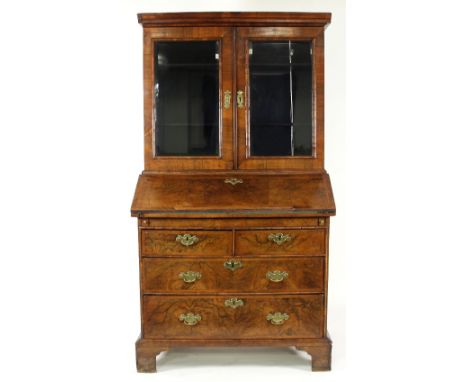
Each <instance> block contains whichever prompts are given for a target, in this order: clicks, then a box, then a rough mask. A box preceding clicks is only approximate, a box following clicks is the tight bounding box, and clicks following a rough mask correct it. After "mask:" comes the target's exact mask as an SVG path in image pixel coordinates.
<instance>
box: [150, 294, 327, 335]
mask: <svg viewBox="0 0 468 382" xmlns="http://www.w3.org/2000/svg"><path fill="white" fill-rule="evenodd" d="M323 309H324V298H323V295H322V294H315V295H301V296H290V295H288V296H283V297H278V296H275V295H266V296H249V295H232V296H223V297H221V296H208V297H199V296H184V297H180V296H177V297H168V296H164V297H162V296H144V297H143V336H144V337H145V338H154V339H162V338H172V339H174V338H204V339H207V338H294V337H300V338H318V337H322V336H323V322H324V311H323Z"/></svg>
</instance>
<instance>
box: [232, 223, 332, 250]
mask: <svg viewBox="0 0 468 382" xmlns="http://www.w3.org/2000/svg"><path fill="white" fill-rule="evenodd" d="M235 253H236V254H237V255H268V256H271V255H285V254H287V255H324V254H325V253H326V230H325V229H297V230H281V229H272V230H245V231H243V230H239V231H236V233H235Z"/></svg>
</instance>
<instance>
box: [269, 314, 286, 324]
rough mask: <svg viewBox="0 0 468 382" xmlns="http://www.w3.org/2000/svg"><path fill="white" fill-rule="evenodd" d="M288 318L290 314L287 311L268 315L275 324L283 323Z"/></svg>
mask: <svg viewBox="0 0 468 382" xmlns="http://www.w3.org/2000/svg"><path fill="white" fill-rule="evenodd" d="M288 318H289V315H288V314H287V313H281V312H275V313H270V314H269V315H268V316H266V319H267V320H268V321H270V323H272V324H273V325H283V324H284V322H285V321H286V320H287V319H288Z"/></svg>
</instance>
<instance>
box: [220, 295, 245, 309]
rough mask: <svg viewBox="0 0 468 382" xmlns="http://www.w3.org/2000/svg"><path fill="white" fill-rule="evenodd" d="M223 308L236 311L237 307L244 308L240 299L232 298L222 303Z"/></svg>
mask: <svg viewBox="0 0 468 382" xmlns="http://www.w3.org/2000/svg"><path fill="white" fill-rule="evenodd" d="M224 306H225V307H227V308H233V309H236V308H238V307H239V306H244V301H242V300H241V299H240V298H237V297H232V298H228V299H227V300H225V301H224Z"/></svg>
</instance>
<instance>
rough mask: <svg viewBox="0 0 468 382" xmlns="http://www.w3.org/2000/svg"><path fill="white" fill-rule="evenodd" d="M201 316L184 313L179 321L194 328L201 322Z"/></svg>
mask: <svg viewBox="0 0 468 382" xmlns="http://www.w3.org/2000/svg"><path fill="white" fill-rule="evenodd" d="M200 320H201V316H200V315H199V314H194V313H192V312H188V313H185V314H184V313H182V314H181V315H180V316H179V321H183V322H184V324H185V325H189V326H193V325H196V324H198V323H199V322H200Z"/></svg>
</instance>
